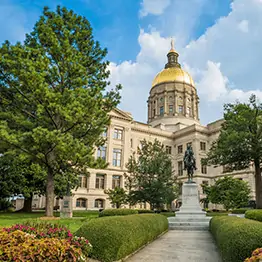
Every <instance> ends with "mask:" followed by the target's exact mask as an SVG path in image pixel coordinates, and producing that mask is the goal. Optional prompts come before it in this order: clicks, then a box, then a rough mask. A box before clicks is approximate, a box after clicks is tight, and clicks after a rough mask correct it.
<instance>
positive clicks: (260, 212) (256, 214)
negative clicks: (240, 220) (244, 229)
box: [245, 209, 262, 222]
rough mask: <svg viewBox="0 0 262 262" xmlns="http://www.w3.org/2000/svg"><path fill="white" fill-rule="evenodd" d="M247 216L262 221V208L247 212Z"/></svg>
mask: <svg viewBox="0 0 262 262" xmlns="http://www.w3.org/2000/svg"><path fill="white" fill-rule="evenodd" d="M245 217H246V218H249V219H253V220H257V221H260V222H262V209H252V210H248V211H247V212H246V213H245Z"/></svg>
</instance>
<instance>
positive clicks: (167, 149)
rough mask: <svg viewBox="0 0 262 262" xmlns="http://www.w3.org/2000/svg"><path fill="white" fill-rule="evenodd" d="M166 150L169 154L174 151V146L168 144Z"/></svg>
mask: <svg viewBox="0 0 262 262" xmlns="http://www.w3.org/2000/svg"><path fill="white" fill-rule="evenodd" d="M166 152H167V153H168V154H171V153H172V147H171V146H166Z"/></svg>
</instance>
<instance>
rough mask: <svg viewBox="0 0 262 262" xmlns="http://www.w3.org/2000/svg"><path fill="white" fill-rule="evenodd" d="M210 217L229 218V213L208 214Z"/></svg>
mask: <svg viewBox="0 0 262 262" xmlns="http://www.w3.org/2000/svg"><path fill="white" fill-rule="evenodd" d="M207 216H208V217H217V216H228V213H218V212H207Z"/></svg>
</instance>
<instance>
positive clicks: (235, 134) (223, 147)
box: [205, 95, 262, 208]
mask: <svg viewBox="0 0 262 262" xmlns="http://www.w3.org/2000/svg"><path fill="white" fill-rule="evenodd" d="M224 119H225V122H224V123H223V125H222V129H221V132H220V135H219V137H218V139H217V141H215V143H214V144H213V145H212V147H211V149H210V151H209V153H208V157H207V159H206V160H205V162H207V163H208V164H213V165H224V166H227V167H228V168H229V169H230V170H240V169H245V168H248V167H250V165H251V164H253V165H254V168H255V184H256V205H257V208H262V180H261V167H260V165H261V163H262V104H260V103H258V102H257V101H256V96H255V95H252V96H251V97H250V99H249V103H239V102H237V103H235V104H226V105H225V106H224Z"/></svg>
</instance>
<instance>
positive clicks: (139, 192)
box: [126, 140, 175, 209]
mask: <svg viewBox="0 0 262 262" xmlns="http://www.w3.org/2000/svg"><path fill="white" fill-rule="evenodd" d="M127 169H128V172H129V174H127V175H126V186H127V189H128V190H129V201H130V202H131V203H133V204H135V203H139V202H140V203H141V202H147V203H149V204H150V207H151V209H154V208H160V206H161V205H163V204H166V203H169V204H170V202H171V199H170V197H171V193H172V195H173V191H174V185H175V176H174V172H173V169H172V159H171V156H170V155H169V154H168V153H167V152H166V150H165V148H164V145H163V144H161V143H160V142H159V141H158V140H155V141H154V142H153V143H152V142H147V141H146V140H144V141H142V142H141V148H140V149H138V155H137V156H136V155H132V156H131V157H130V158H129V160H128V163H127ZM173 196H174V198H175V195H173ZM173 200H174V199H173Z"/></svg>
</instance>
